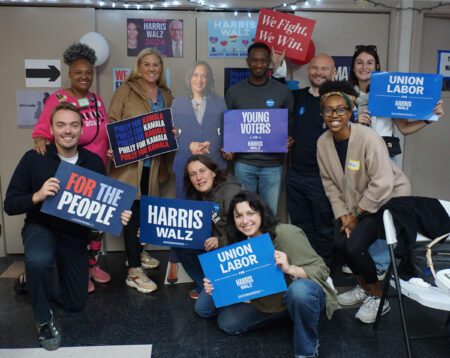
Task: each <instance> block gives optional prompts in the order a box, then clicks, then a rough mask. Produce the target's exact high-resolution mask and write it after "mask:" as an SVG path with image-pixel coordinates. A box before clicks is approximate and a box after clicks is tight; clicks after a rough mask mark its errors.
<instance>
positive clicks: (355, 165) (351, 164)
mask: <svg viewBox="0 0 450 358" xmlns="http://www.w3.org/2000/svg"><path fill="white" fill-rule="evenodd" d="M360 167H361V163H360V162H359V160H353V159H349V161H348V164H347V168H348V169H350V170H359V168H360Z"/></svg>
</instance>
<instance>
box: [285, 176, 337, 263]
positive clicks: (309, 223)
mask: <svg viewBox="0 0 450 358" xmlns="http://www.w3.org/2000/svg"><path fill="white" fill-rule="evenodd" d="M286 194H287V195H286V197H287V207H288V211H289V217H290V218H291V222H292V224H293V225H295V226H298V227H299V228H300V229H302V230H303V231H304V232H305V234H306V237H307V238H308V240H309V242H310V244H311V246H312V247H313V249H314V250H315V251H316V252H317V253H318V254H319V256H321V257H322V258H323V259H324V261H325V263H326V264H327V265H330V262H331V255H332V253H333V243H334V223H333V211H332V209H331V205H330V202H329V201H328V198H327V196H326V195H325V190H324V189H323V185H322V179H321V178H320V175H317V176H306V175H300V174H299V173H298V172H296V171H295V170H294V169H293V168H289V170H288V172H287V174H286Z"/></svg>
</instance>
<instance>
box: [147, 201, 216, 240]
mask: <svg viewBox="0 0 450 358" xmlns="http://www.w3.org/2000/svg"><path fill="white" fill-rule="evenodd" d="M216 207H217V204H216V203H213V202H211V201H195V200H180V199H164V198H159V197H152V196H143V197H141V219H140V220H141V233H140V240H141V242H145V243H148V244H153V245H161V246H171V247H178V248H184V249H203V247H204V243H205V240H206V239H207V238H209V237H211V229H212V217H213V212H214V210H215V208H216Z"/></svg>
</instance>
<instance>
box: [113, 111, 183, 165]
mask: <svg viewBox="0 0 450 358" xmlns="http://www.w3.org/2000/svg"><path fill="white" fill-rule="evenodd" d="M106 129H107V131H108V137H109V143H110V145H111V148H112V151H113V157H114V164H115V166H116V167H120V166H122V165H126V164H130V163H134V162H137V161H138V160H141V159H146V158H150V157H153V156H155V155H159V154H163V153H167V152H171V151H174V150H177V149H178V143H177V140H176V138H175V136H174V135H173V133H172V130H173V123H172V112H171V110H170V109H169V108H166V109H162V110H160V111H156V112H151V113H146V114H143V115H140V116H136V117H132V118H128V119H125V120H123V121H119V122H114V123H110V124H107V126H106Z"/></svg>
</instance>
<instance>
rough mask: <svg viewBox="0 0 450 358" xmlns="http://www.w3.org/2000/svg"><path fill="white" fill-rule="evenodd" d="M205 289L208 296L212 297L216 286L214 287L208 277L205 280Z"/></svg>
mask: <svg viewBox="0 0 450 358" xmlns="http://www.w3.org/2000/svg"><path fill="white" fill-rule="evenodd" d="M203 288H204V289H205V293H206V294H208V295H210V294H211V293H212V291H213V290H214V286H213V285H212V283H211V281H210V280H208V279H207V278H206V277H205V278H204V279H203Z"/></svg>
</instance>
